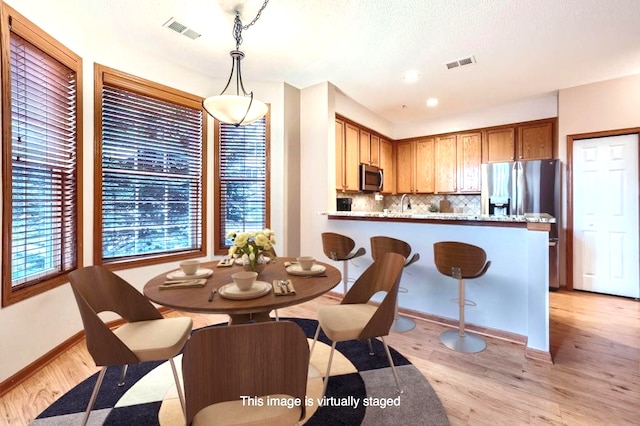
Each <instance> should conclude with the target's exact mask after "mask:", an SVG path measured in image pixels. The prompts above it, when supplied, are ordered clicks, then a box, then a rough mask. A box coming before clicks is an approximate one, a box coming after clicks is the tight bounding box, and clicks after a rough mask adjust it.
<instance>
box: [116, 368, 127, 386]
mask: <svg viewBox="0 0 640 426" xmlns="http://www.w3.org/2000/svg"><path fill="white" fill-rule="evenodd" d="M127 368H129V365H128V364H125V365H123V366H122V371H121V372H120V380H119V381H118V387H122V386H124V378H125V376H126V375H127Z"/></svg>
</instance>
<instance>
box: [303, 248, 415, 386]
mask: <svg viewBox="0 0 640 426" xmlns="http://www.w3.org/2000/svg"><path fill="white" fill-rule="evenodd" d="M404 261H405V258H404V256H402V255H401V254H398V253H386V254H385V255H384V256H383V257H382V258H381V259H379V260H377V261H375V262H374V263H372V264H371V265H370V266H369V267H368V268H367V269H366V270H365V271H364V272H363V273H362V275H360V277H359V278H358V279H357V280H356V282H355V283H354V284H353V286H352V287H351V288H350V289H349V291H348V292H347V294H346V295H345V296H344V298H343V299H342V302H340V304H339V305H332V306H321V307H320V308H318V312H317V315H318V328H317V329H316V333H315V336H314V338H313V343H312V345H311V352H313V349H314V348H315V345H316V342H317V341H318V336H319V335H320V329H322V331H324V334H325V335H326V336H327V337H328V338H329V340H331V352H330V353H329V363H328V365H327V373H326V375H325V379H324V387H323V390H322V395H325V394H326V392H327V384H328V382H329V374H330V373H331V362H332V361H333V352H334V350H335V348H336V343H337V342H344V341H347V340H356V339H357V340H364V339H372V338H375V337H380V339H381V340H382V344H383V345H384V349H385V352H386V353H387V358H388V359H389V364H390V365H391V371H392V372H393V377H394V379H395V381H396V386H397V387H398V392H400V393H402V389H401V388H400V381H399V380H398V375H397V373H396V369H395V365H394V364H393V359H392V358H391V353H390V352H389V347H388V346H387V342H385V340H384V336H387V335H389V330H390V329H391V325H392V324H393V317H394V312H395V306H396V300H397V297H398V287H399V285H400V277H401V275H402V268H403V266H404ZM380 291H384V292H386V294H385V296H384V298H383V299H382V302H381V303H380V304H379V305H377V306H376V305H373V304H370V303H368V302H369V300H370V299H371V297H372V296H373V295H374V294H376V293H378V292H380Z"/></svg>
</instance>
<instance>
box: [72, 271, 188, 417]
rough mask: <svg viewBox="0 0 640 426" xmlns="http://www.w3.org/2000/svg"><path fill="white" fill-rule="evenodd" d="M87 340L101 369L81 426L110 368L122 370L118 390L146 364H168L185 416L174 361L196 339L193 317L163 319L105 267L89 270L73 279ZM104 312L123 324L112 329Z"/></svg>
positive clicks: (75, 272) (74, 274)
mask: <svg viewBox="0 0 640 426" xmlns="http://www.w3.org/2000/svg"><path fill="white" fill-rule="evenodd" d="M69 282H70V284H71V288H72V290H73V295H74V296H75V299H76V302H77V304H78V309H79V310H80V316H81V317H82V323H83V325H84V331H85V336H86V339H87V349H88V350H89V353H90V354H91V357H92V358H93V360H94V362H95V363H96V365H97V366H102V370H100V374H99V375H98V380H97V382H96V384H95V387H94V388H93V392H92V394H91V398H90V399H89V403H88V405H87V411H86V413H85V415H84V419H83V421H82V424H83V425H85V424H86V423H87V420H88V419H89V415H90V414H91V409H92V408H93V404H94V403H95V400H96V397H97V396H98V391H99V390H100V386H101V385H102V380H103V379H104V375H105V373H106V372H107V367H109V366H122V374H121V377H120V382H119V385H122V384H123V383H124V377H125V374H126V371H127V370H126V367H127V365H129V364H137V363H139V362H142V361H162V360H169V362H170V364H171V369H172V370H173V378H174V380H175V383H176V388H177V390H178V397H179V398H180V404H181V405H182V409H183V411H184V398H183V395H182V390H181V386H180V380H179V378H178V371H177V370H176V366H175V364H174V362H173V357H174V356H176V355H178V354H179V353H180V351H181V350H182V348H183V347H184V345H185V343H186V341H187V339H188V338H189V334H190V333H191V328H192V325H193V324H192V321H191V318H188V317H177V318H163V316H162V314H160V312H158V310H157V309H156V308H155V307H154V306H153V305H152V304H151V302H149V300H148V299H147V298H146V297H144V296H143V295H142V294H141V293H139V292H138V291H137V290H136V289H135V288H134V287H133V286H131V285H130V284H129V283H127V282H126V281H125V280H123V279H122V278H120V277H119V276H117V275H116V274H114V273H113V272H111V271H109V270H108V269H106V268H103V267H100V266H87V267H85V268H81V269H78V270H75V271H73V272H71V273H70V274H69ZM101 312H115V313H116V314H118V315H119V316H120V317H121V318H122V319H123V320H124V321H125V324H123V325H121V326H120V327H118V328H117V329H115V330H112V329H111V328H109V326H108V325H107V324H105V323H104V322H103V321H102V319H101V318H100V316H99V315H98V314H99V313H101Z"/></svg>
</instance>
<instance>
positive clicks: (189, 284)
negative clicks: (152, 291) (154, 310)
mask: <svg viewBox="0 0 640 426" xmlns="http://www.w3.org/2000/svg"><path fill="white" fill-rule="evenodd" d="M206 283H207V280H206V278H199V279H197V280H182V281H176V280H173V281H171V280H168V281H165V282H164V283H163V284H160V287H159V288H160V290H166V289H168V288H193V287H204V285H205V284H206Z"/></svg>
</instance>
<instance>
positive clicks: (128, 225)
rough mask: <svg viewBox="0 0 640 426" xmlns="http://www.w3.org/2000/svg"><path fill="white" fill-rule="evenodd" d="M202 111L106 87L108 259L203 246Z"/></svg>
mask: <svg viewBox="0 0 640 426" xmlns="http://www.w3.org/2000/svg"><path fill="white" fill-rule="evenodd" d="M202 120H203V118H202V112H201V110H199V109H193V108H189V107H185V106H182V105H179V104H176V103H172V102H168V101H165V100H161V99H157V98H154V97H151V96H146V95H142V94H139V93H136V92H133V91H130V90H127V89H123V88H120V87H118V86H115V85H110V84H104V85H103V90H102V259H103V261H104V262H111V261H117V260H123V259H128V258H133V257H141V256H142V257H144V256H153V255H162V254H169V253H173V252H178V251H184V250H192V249H194V250H195V249H200V248H201V246H202V220H203V218H202V184H203V183H202V154H203V153H202V128H203V126H202V124H203V123H202Z"/></svg>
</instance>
